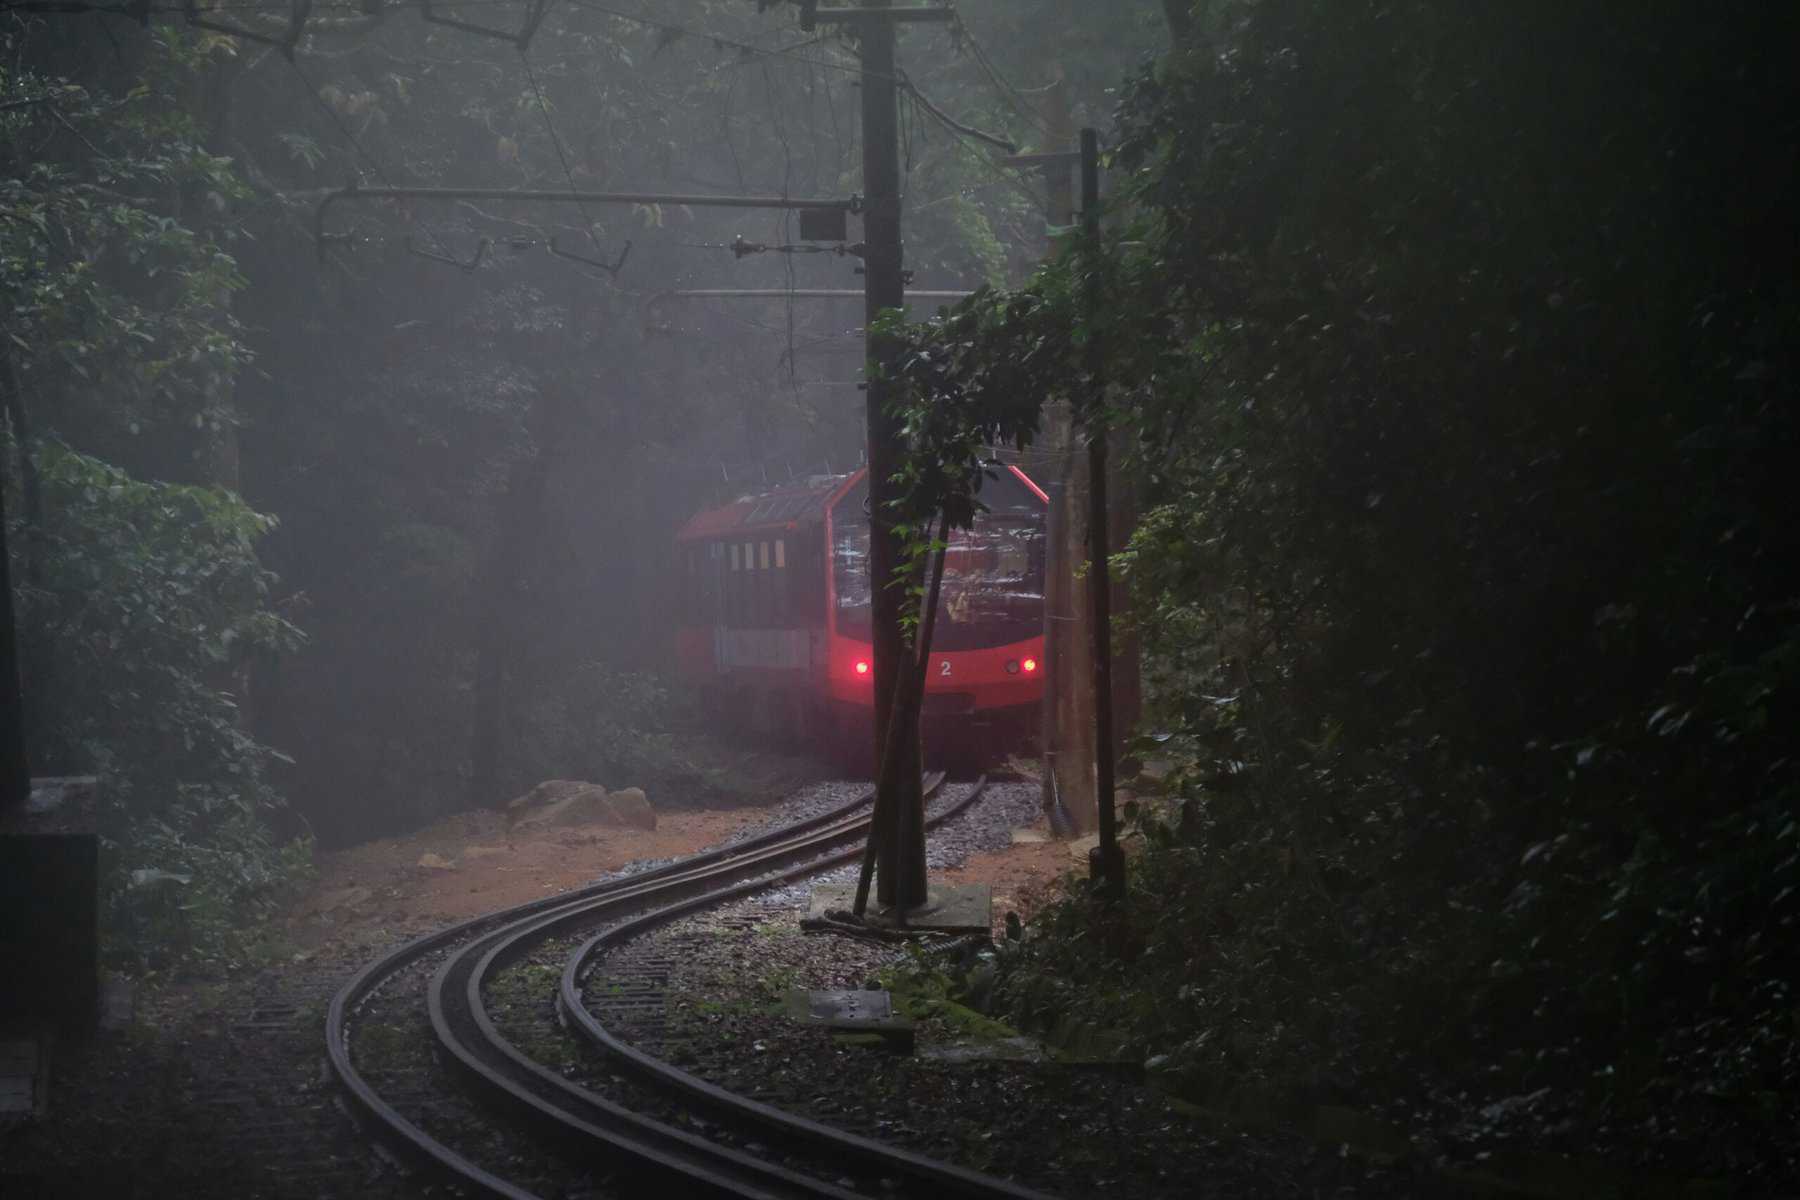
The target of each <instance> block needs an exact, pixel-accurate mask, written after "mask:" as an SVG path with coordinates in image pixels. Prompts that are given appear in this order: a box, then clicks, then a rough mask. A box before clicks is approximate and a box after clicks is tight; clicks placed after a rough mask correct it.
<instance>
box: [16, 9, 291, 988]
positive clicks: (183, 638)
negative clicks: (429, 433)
mask: <svg viewBox="0 0 1800 1200" xmlns="http://www.w3.org/2000/svg"><path fill="white" fill-rule="evenodd" d="M25 40H26V39H24V38H23V37H22V35H21V33H20V32H19V31H18V30H15V31H14V32H13V33H11V34H9V35H8V43H9V47H8V48H9V51H16V52H18V53H16V55H9V62H10V63H14V64H16V63H21V62H25V63H28V62H30V61H32V56H31V55H30V54H28V53H25V52H23V49H24V42H25ZM139 49H140V50H141V53H139V54H137V55H135V56H134V58H133V59H132V75H131V77H129V78H124V79H117V80H115V82H117V83H119V84H120V86H119V87H118V89H117V90H116V91H114V92H110V93H109V91H108V90H107V89H103V88H101V87H99V86H95V85H84V84H77V83H75V82H72V81H70V80H67V79H62V78H57V77H54V76H50V75H45V74H40V73H35V72H33V71H31V70H29V69H26V68H23V67H20V66H17V65H9V66H8V67H6V68H4V69H0V97H3V98H4V102H5V103H6V104H7V105H8V107H6V108H5V109H4V110H0V296H3V297H4V300H5V316H4V317H3V318H0V336H3V337H4V339H5V341H4V344H0V359H3V362H0V372H3V374H0V392H3V393H4V394H5V396H6V400H7V403H6V415H7V417H8V423H9V426H10V432H11V437H10V438H9V439H8V440H7V442H6V451H7V455H8V464H9V465H8V469H7V472H6V475H7V484H8V488H9V495H8V497H7V511H8V514H9V518H10V524H9V528H8V542H9V546H10V547H11V548H12V550H13V551H14V552H15V553H16V554H17V556H18V561H16V562H15V563H14V565H13V572H12V578H13V580H14V581H15V585H16V587H17V612H18V628H19V638H20V643H21V649H22V658H23V664H24V670H23V675H24V688H25V696H26V714H27V725H28V728H27V741H28V745H29V749H30V754H31V758H32V762H33V765H34V768H35V769H36V770H37V771H38V772H40V773H68V774H87V773H95V774H98V775H99V776H100V779H101V794H102V812H101V834H102V839H103V841H102V846H103V865H104V871H105V877H104V884H103V886H104V892H105V894H104V896H103V898H102V899H103V905H104V908H103V912H104V919H105V927H106V933H107V935H108V953H109V954H110V955H111V956H112V957H114V958H115V959H118V960H120V961H122V962H135V963H136V965H138V966H140V967H142V966H145V965H152V966H157V965H164V964H168V963H172V962H176V961H179V962H181V963H183V964H185V965H187V966H190V967H191V966H205V967H220V966H229V965H232V964H234V963H240V962H243V961H245V960H246V959H248V958H251V957H254V956H255V955H256V954H258V953H259V952H260V951H259V950H258V947H257V942H258V940H259V939H260V938H261V936H262V935H261V934H260V933H259V932H258V931H257V930H256V928H255V919H256V918H257V917H259V916H261V915H264V914H266V913H267V911H268V909H269V905H270V901H271V899H272V898H273V896H274V894H275V892H276V890H277V889H278V887H279V886H280V885H281V884H282V883H284V882H286V881H288V880H290V879H292V878H294V877H295V876H296V875H297V874H298V873H300V872H302V871H304V869H305V867H306V863H307V859H308V854H309V845H308V843H307V842H306V841H305V840H297V841H293V842H290V843H289V844H287V845H285V846H279V845H277V844H276V840H275V838H274V836H273V835H272V833H271V828H270V815H271V813H272V812H273V810H274V809H275V808H276V807H278V806H279V804H280V798H279V796H278V795H277V794H276V793H275V791H274V789H273V788H272V787H271V785H270V783H269V780H268V773H269V769H270V766H271V764H272V763H273V762H274V761H275V760H277V759H278V758H279V756H278V755H276V754H275V753H274V752H273V751H272V750H270V749H269V748H268V747H266V746H263V745H261V744H259V743H258V741H257V740H256V739H255V738H254V737H253V736H252V735H251V734H250V732H249V731H248V729H247V727H246V726H247V722H246V720H245V718H244V715H243V714H242V713H241V712H240V711H239V708H238V698H239V697H240V696H241V695H242V694H243V691H244V686H245V682H246V679H247V673H248V670H249V664H250V663H251V661H253V660H256V659H265V660H266V658H267V657H268V656H271V655H274V654H276V653H279V652H281V651H284V650H288V649H291V648H292V647H293V646H295V645H297V644H298V641H299V634H298V631H297V630H295V629H294V628H293V627H292V626H291V625H289V624H288V623H287V622H286V621H285V620H283V619H282V618H280V617H279V616H277V615H276V614H275V613H274V612H273V611H272V610H271V608H270V604H269V588H270V585H271V581H272V576H271V575H270V574H269V573H268V572H267V571H265V570H264V569H263V567H262V565H261V564H260V562H259V561H258V559H257V554H256V545H257V543H258V542H259V541H260V540H261V539H262V538H263V537H264V536H265V535H266V534H267V533H268V532H270V531H271V530H272V529H273V528H274V521H273V520H272V519H271V518H269V517H266V516H263V515H261V514H259V513H257V512H256V511H254V510H253V509H251V508H250V507H249V506H248V505H246V504H245V503H244V502H243V501H242V500H241V499H239V498H238V496H236V495H235V494H233V493H232V492H230V491H228V490H226V489H225V488H222V487H217V486H202V485H199V484H194V483H163V482H149V481H148V480H149V479H152V478H175V479H201V480H205V479H211V478H216V477H217V475H218V473H219V472H220V470H221V469H222V468H226V467H228V465H229V457H230V455H229V447H230V446H231V444H232V439H233V438H234V436H235V427H236V424H237V414H236V409H235V406H234V404H233V387H234V383H235V380H236V378H237V375H238V372H239V371H240V370H241V369H242V368H243V367H244V366H245V364H246V363H247V362H248V361H249V353H248V351H247V350H246V348H245V347H244V345H243V344H242V342H241V341H240V330H239V327H238V325H237V323H236V321H235V319H234V318H233V316H232V314H231V307H230V305H231V297H232V294H233V293H234V292H235V291H236V290H237V289H239V288H240V287H241V286H242V285H243V282H244V280H243V277H242V276H241V275H240V273H239V271H238V267H237V264H236V262H235V261H234V260H233V258H232V257H231V256H230V255H229V254H228V253H227V252H226V249H225V246H226V243H227V242H228V241H230V240H231V239H232V238H234V237H235V236H236V230H235V228H234V227H233V225H232V224H231V215H232V210H233V208H234V206H235V205H236V204H237V203H238V202H239V201H241V200H242V199H244V198H245V196H246V195H247V192H246V189H245V188H244V186H243V184H242V183H241V182H240V181H239V180H238V178H237V176H236V174H235V173H234V171H233V169H232V166H231V164H230V162H229V161H228V160H227V159H225V158H223V157H220V156H218V155H216V154H213V153H210V152H209V151H208V150H207V149H206V148H205V145H204V136H203V134H202V132H201V128H200V124H199V122H198V121H197V120H196V114H195V112H194V109H193V105H192V104H191V102H190V96H191V88H192V85H193V80H194V78H195V75H196V73H197V72H200V71H203V70H204V69H205V66H206V64H207V62H208V60H209V58H210V56H211V55H212V54H213V53H215V52H216V51H217V50H218V49H219V47H218V46H217V44H216V43H214V42H210V41H207V40H204V39H202V40H194V39H189V38H186V37H184V36H182V35H180V34H169V35H167V36H163V35H157V36H152V37H148V38H146V39H145V41H144V43H143V44H142V45H141V46H140V47H139ZM15 461H16V462H17V464H18V467H19V470H18V471H17V472H16V473H15V471H14V470H13V469H12V466H11V463H13V462H15ZM115 463H124V464H128V467H126V468H122V467H120V466H116V465H112V464H115ZM14 489H16V490H14Z"/></svg>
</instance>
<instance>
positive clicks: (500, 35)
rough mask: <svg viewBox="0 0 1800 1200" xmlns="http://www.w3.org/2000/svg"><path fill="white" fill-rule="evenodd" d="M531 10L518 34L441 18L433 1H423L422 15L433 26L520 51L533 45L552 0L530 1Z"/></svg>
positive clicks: (468, 22) (449, 18) (450, 18)
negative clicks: (454, 30) (509, 46)
mask: <svg viewBox="0 0 1800 1200" xmlns="http://www.w3.org/2000/svg"><path fill="white" fill-rule="evenodd" d="M530 2H531V8H530V9H529V10H528V11H527V12H526V14H525V24H524V25H523V26H522V27H521V28H520V29H519V31H518V32H517V33H514V32H512V31H511V30H506V29H493V28H491V27H489V26H486V25H477V24H475V23H474V22H473V21H464V20H462V19H461V18H460V17H440V16H438V15H437V14H436V13H434V12H432V11H431V0H421V2H420V14H419V15H421V16H422V17H424V18H425V20H426V21H428V22H430V23H431V24H433V25H446V26H448V27H449V28H451V29H460V30H462V31H463V32H464V33H473V34H475V35H477V36H479V37H490V38H494V39H496V40H497V41H502V42H511V43H512V44H513V45H515V46H517V47H518V48H519V49H520V51H524V50H525V48H526V47H527V46H529V45H531V39H532V37H533V36H534V35H535V34H536V33H537V30H538V26H539V25H540V24H542V23H543V20H544V14H545V13H546V12H548V11H549V9H550V0H530Z"/></svg>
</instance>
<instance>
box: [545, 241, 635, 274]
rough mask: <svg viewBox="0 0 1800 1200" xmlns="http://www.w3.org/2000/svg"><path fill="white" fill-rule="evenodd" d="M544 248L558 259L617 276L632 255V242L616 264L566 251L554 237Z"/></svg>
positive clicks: (627, 245) (622, 252)
mask: <svg viewBox="0 0 1800 1200" xmlns="http://www.w3.org/2000/svg"><path fill="white" fill-rule="evenodd" d="M544 247H545V249H547V250H549V251H550V253H552V254H554V255H556V257H558V258H566V259H568V260H569V261H570V262H578V263H581V264H583V265H585V266H589V267H598V268H599V269H600V270H602V271H605V272H606V273H607V274H608V275H617V274H618V273H619V272H620V271H622V270H624V269H625V259H626V258H627V257H628V256H629V255H630V254H631V243H630V242H626V243H625V248H624V249H623V250H621V251H619V257H618V259H617V260H616V261H614V262H602V261H601V260H599V259H597V258H589V257H588V256H587V255H585V254H577V253H575V252H574V251H573V250H564V249H563V248H562V247H561V246H558V245H557V244H556V239H555V238H554V237H553V238H551V239H550V240H549V241H548V242H546V243H544Z"/></svg>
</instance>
